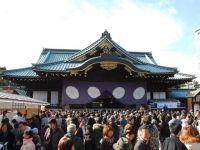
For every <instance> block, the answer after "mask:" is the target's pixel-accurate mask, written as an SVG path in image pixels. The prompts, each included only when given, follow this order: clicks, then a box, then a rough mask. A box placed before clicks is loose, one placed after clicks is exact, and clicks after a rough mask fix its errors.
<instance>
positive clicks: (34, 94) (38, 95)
mask: <svg viewBox="0 0 200 150" xmlns="http://www.w3.org/2000/svg"><path fill="white" fill-rule="evenodd" d="M33 98H34V99H38V100H39V99H40V91H33Z"/></svg>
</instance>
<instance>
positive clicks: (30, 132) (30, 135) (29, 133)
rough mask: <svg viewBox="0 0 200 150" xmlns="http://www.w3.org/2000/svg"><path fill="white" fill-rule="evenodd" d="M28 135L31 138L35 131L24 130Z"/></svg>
mask: <svg viewBox="0 0 200 150" xmlns="http://www.w3.org/2000/svg"><path fill="white" fill-rule="evenodd" d="M24 133H25V134H26V135H29V137H30V138H32V137H33V132H32V131H31V130H27V131H25V132H24Z"/></svg>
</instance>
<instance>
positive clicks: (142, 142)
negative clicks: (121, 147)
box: [134, 126, 151, 150]
mask: <svg viewBox="0 0 200 150" xmlns="http://www.w3.org/2000/svg"><path fill="white" fill-rule="evenodd" d="M134 150H151V146H150V133H149V129H148V127H146V126H141V127H140V128H139V130H138V139H137V142H136V144H135V146H134Z"/></svg>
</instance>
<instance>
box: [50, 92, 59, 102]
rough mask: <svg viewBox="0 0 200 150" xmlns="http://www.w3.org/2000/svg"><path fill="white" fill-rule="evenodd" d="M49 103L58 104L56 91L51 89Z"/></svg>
mask: <svg viewBox="0 0 200 150" xmlns="http://www.w3.org/2000/svg"><path fill="white" fill-rule="evenodd" d="M51 104H55V105H57V104H58V91H51Z"/></svg>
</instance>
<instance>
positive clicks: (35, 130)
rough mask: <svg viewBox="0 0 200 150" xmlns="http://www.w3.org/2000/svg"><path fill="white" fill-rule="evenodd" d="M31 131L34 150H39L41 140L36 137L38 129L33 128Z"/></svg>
mask: <svg viewBox="0 0 200 150" xmlns="http://www.w3.org/2000/svg"><path fill="white" fill-rule="evenodd" d="M31 131H32V132H33V143H34V144H35V146H36V150H40V149H41V145H42V143H41V138H40V136H39V135H38V128H33V129H32V130H31Z"/></svg>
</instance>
